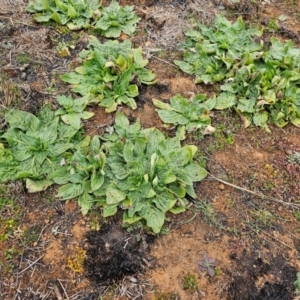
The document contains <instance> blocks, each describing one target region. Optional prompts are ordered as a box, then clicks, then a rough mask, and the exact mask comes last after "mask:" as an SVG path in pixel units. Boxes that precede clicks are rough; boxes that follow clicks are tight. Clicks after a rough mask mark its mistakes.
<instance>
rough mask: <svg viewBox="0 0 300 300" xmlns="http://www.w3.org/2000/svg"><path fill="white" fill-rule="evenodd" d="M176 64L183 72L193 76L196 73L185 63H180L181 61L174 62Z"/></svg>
mask: <svg viewBox="0 0 300 300" xmlns="http://www.w3.org/2000/svg"><path fill="white" fill-rule="evenodd" d="M174 63H175V65H176V66H178V67H179V68H180V69H181V70H182V71H183V72H185V73H188V74H193V72H194V67H193V66H192V65H191V64H189V63H187V62H184V61H180V60H174Z"/></svg>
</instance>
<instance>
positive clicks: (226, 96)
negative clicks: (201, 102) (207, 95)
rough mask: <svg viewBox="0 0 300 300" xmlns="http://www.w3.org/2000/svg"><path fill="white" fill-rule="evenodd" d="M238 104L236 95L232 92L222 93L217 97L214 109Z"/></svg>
mask: <svg viewBox="0 0 300 300" xmlns="http://www.w3.org/2000/svg"><path fill="white" fill-rule="evenodd" d="M235 104H236V96H235V95H233V94H230V93H221V94H220V95H219V96H218V97H217V98H216V104H215V107H214V109H225V108H229V107H232V106H234V105H235Z"/></svg>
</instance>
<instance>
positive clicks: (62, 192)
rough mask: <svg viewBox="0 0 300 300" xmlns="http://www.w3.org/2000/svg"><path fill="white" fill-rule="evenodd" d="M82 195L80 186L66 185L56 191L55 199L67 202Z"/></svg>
mask: <svg viewBox="0 0 300 300" xmlns="http://www.w3.org/2000/svg"><path fill="white" fill-rule="evenodd" d="M82 193H83V188H82V185H81V184H75V183H68V184H65V185H63V186H61V187H60V188H59V189H58V193H57V196H56V197H58V198H61V199H62V200H68V199H73V198H76V197H78V196H79V195H81V194H82Z"/></svg>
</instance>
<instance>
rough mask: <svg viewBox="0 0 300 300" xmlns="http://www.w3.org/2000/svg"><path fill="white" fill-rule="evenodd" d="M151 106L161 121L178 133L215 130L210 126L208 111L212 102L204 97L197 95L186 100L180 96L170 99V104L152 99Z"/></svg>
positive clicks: (211, 106) (212, 104) (210, 131)
mask: <svg viewBox="0 0 300 300" xmlns="http://www.w3.org/2000/svg"><path fill="white" fill-rule="evenodd" d="M152 101H153V104H154V105H155V106H156V107H157V108H158V109H156V111H157V113H158V115H159V117H160V118H161V120H162V121H163V122H164V123H166V124H167V125H170V124H173V125H176V126H177V127H178V128H177V129H178V132H182V134H183V136H185V132H186V131H187V132H193V131H197V130H201V131H202V132H203V133H206V134H208V133H212V132H214V131H215V129H214V128H213V127H212V126H211V125H210V124H211V119H210V110H211V109H212V108H213V106H214V101H211V99H207V98H206V95H204V94H199V95H197V96H194V97H192V98H191V99H186V98H184V97H182V96H181V95H176V96H173V97H171V98H170V103H165V102H162V101H159V100H157V99H152Z"/></svg>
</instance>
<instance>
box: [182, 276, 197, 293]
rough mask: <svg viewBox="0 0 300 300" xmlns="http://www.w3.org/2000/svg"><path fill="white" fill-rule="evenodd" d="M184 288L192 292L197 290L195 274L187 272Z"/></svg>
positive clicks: (184, 278)
mask: <svg viewBox="0 0 300 300" xmlns="http://www.w3.org/2000/svg"><path fill="white" fill-rule="evenodd" d="M183 288H184V289H185V290H190V291H192V292H194V291H196V290H197V280H196V276H195V275H194V274H187V275H186V276H184V277H183Z"/></svg>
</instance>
